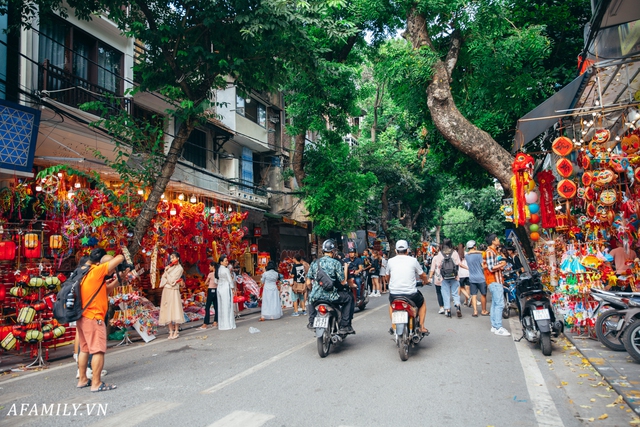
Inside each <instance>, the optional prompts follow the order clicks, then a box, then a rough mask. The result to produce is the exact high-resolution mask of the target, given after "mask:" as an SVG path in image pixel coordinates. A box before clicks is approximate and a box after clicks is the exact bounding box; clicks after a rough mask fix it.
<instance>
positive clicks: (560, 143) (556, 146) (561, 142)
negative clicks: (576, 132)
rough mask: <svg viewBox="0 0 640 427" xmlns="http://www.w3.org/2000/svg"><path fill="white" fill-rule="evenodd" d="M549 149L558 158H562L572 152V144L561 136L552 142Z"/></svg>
mask: <svg viewBox="0 0 640 427" xmlns="http://www.w3.org/2000/svg"><path fill="white" fill-rule="evenodd" d="M551 149H552V150H553V152H554V153H556V154H557V155H558V156H561V157H564V156H567V155H569V154H571V151H572V150H573V142H572V141H571V140H570V139H569V138H567V137H566V136H561V137H559V138H556V139H555V141H553V144H551Z"/></svg>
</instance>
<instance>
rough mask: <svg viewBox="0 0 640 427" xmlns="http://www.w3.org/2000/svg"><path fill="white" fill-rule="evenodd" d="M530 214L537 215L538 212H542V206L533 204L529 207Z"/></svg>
mask: <svg viewBox="0 0 640 427" xmlns="http://www.w3.org/2000/svg"><path fill="white" fill-rule="evenodd" d="M529 212H530V213H532V214H537V213H538V212H540V205H539V204H537V203H531V204H530V205H529Z"/></svg>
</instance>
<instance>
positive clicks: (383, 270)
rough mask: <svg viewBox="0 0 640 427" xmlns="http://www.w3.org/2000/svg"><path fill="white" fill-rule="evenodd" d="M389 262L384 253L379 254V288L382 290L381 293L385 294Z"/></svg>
mask: <svg viewBox="0 0 640 427" xmlns="http://www.w3.org/2000/svg"><path fill="white" fill-rule="evenodd" d="M388 262H389V260H388V259H387V254H386V252H381V256H380V288H381V289H382V293H383V294H386V293H387V283H388V282H387V263H388Z"/></svg>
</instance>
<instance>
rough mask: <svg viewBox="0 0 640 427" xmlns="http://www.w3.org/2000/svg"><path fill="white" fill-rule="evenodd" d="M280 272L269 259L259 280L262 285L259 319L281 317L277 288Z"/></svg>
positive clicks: (280, 303) (280, 304)
mask: <svg viewBox="0 0 640 427" xmlns="http://www.w3.org/2000/svg"><path fill="white" fill-rule="evenodd" d="M279 279H280V274H278V272H277V271H276V264H275V263H274V262H273V261H269V263H268V264H267V271H265V272H264V273H263V274H262V278H261V279H260V281H261V282H262V284H263V285H264V288H263V289H262V310H261V312H260V314H261V316H260V321H261V322H262V321H264V320H265V319H268V320H275V319H279V318H281V317H282V302H281V301H280V291H279V290H278V284H277V282H278V280H279Z"/></svg>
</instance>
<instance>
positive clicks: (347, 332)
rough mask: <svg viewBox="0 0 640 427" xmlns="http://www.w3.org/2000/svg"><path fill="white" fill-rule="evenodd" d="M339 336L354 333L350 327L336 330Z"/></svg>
mask: <svg viewBox="0 0 640 427" xmlns="http://www.w3.org/2000/svg"><path fill="white" fill-rule="evenodd" d="M338 333H339V334H355V333H356V331H354V330H353V328H352V327H351V326H345V327H341V328H340V329H338Z"/></svg>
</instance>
